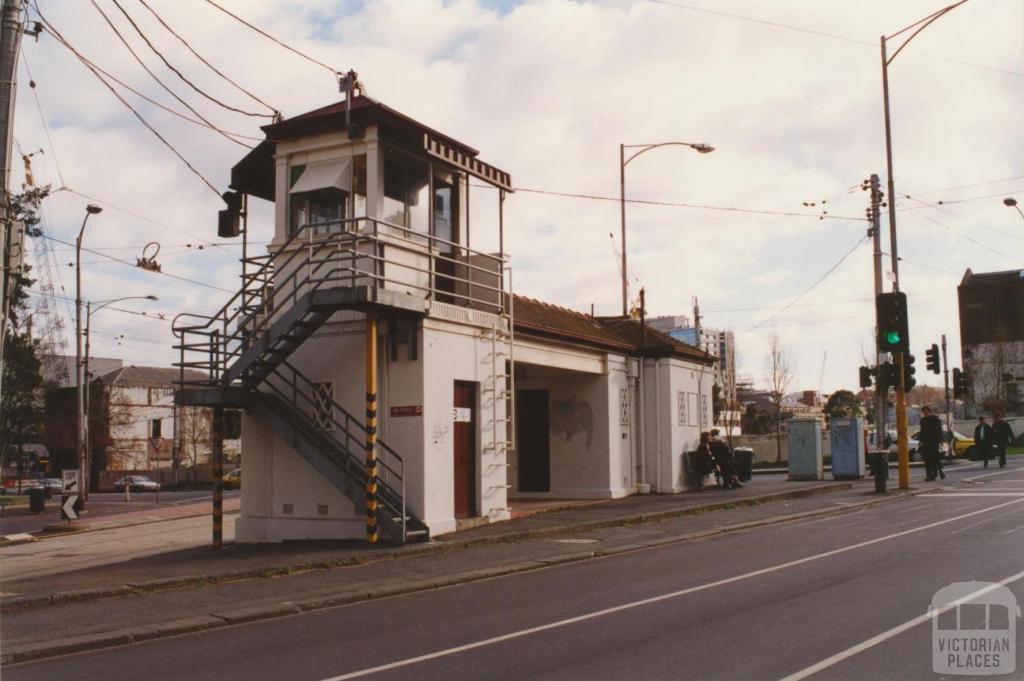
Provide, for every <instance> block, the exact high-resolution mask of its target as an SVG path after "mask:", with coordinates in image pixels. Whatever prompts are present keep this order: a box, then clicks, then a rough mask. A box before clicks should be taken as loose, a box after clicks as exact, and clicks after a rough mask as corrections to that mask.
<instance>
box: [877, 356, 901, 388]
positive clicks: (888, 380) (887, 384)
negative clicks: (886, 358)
mask: <svg viewBox="0 0 1024 681" xmlns="http://www.w3.org/2000/svg"><path fill="white" fill-rule="evenodd" d="M899 382H900V374H899V370H898V369H897V367H896V365H895V364H893V363H892V362H885V363H884V364H882V365H880V366H879V367H878V389H879V390H882V391H886V390H888V389H889V388H895V387H896V386H897V385H899Z"/></svg>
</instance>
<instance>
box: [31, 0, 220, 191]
mask: <svg viewBox="0 0 1024 681" xmlns="http://www.w3.org/2000/svg"><path fill="white" fill-rule="evenodd" d="M34 5H35V11H36V14H37V15H39V19H40V20H41V21H42V23H43V25H44V26H45V27H46V30H48V31H49V32H50V33H52V34H53V35H54V37H56V38H57V39H58V40H60V41H61V42H63V43H67V41H66V40H65V39H64V36H62V35H61V33H60V31H58V30H57V29H56V28H54V26H53V24H51V23H50V22H49V21H47V20H46V18H45V17H44V16H43V14H42V12H40V11H39V3H38V2H36V3H34ZM87 68H89V70H91V71H93V73H94V74H95V75H96V77H97V78H99V79H100V81H101V82H102V83H103V84H104V85H105V86H106V87H107V89H108V90H110V92H111V93H112V94H113V95H114V96H115V97H117V100H118V101H119V102H121V103H122V104H123V105H124V106H125V107H127V108H128V110H129V111H131V112H132V113H133V114H135V117H136V118H138V119H139V122H140V123H142V124H143V125H144V126H146V128H147V129H148V130H149V131H150V132H151V133H153V135H155V136H156V138H157V139H159V140H160V141H161V142H162V143H163V144H164V146H166V147H167V148H168V149H170V150H171V151H172V152H173V153H174V155H175V156H177V157H178V159H179V160H180V161H181V162H182V163H184V164H185V165H186V166H187V167H188V169H189V170H191V171H192V173H193V174H195V176H196V177H198V178H199V179H200V180H202V181H203V183H204V184H205V185H206V186H207V187H209V188H210V191H212V192H213V193H214V194H216V195H217V198H218V199H219V198H221V193H220V191H218V190H217V188H216V187H214V186H213V183H211V182H210V181H209V180H208V179H206V176H205V175H203V174H202V173H201V172H199V171H198V170H197V169H196V167H195V166H193V165H192V164H191V163H190V162H189V161H188V159H186V158H185V157H184V156H182V155H181V152H179V151H178V150H177V149H176V148H175V147H174V145H172V144H171V143H170V142H168V141H167V139H166V138H164V136H163V135H161V134H160V133H159V132H157V130H156V128H154V127H153V126H152V125H150V124H149V121H147V120H146V119H145V118H143V117H142V114H140V113H139V112H138V111H137V110H136V109H135V107H133V106H132V105H131V104H129V103H128V102H127V101H126V100H125V98H124V97H122V96H121V95H120V94H119V93H118V91H117V90H115V89H114V87H113V86H112V85H111V84H110V83H108V82H107V81H106V80H104V79H103V78H102V77H101V76H100V75H99V74H98V73H96V71H95V70H93V69H92V67H90V66H88V65H87Z"/></svg>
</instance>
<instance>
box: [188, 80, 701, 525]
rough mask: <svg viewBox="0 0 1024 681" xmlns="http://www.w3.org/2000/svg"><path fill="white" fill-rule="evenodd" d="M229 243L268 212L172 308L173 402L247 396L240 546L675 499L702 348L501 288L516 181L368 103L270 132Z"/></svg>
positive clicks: (240, 200) (334, 108) (240, 183)
mask: <svg viewBox="0 0 1024 681" xmlns="http://www.w3.org/2000/svg"><path fill="white" fill-rule="evenodd" d="M264 131H265V132H266V140H265V141H264V142H262V143H261V144H260V145H259V146H258V147H256V149H254V150H253V151H252V152H251V153H250V154H249V155H247V156H246V157H245V158H244V159H242V161H241V162H240V163H239V164H237V165H236V166H235V168H234V169H233V170H232V182H231V188H232V189H233V190H234V191H236V192H238V195H237V196H236V195H229V196H228V199H229V209H228V211H226V213H225V215H224V216H223V218H222V225H223V226H225V229H224V231H223V233H225V234H233V226H234V225H235V224H236V222H235V214H236V212H237V215H239V216H240V221H239V223H237V224H239V225H240V226H239V228H240V229H241V230H242V234H243V236H244V233H245V231H244V230H245V227H246V225H245V222H246V220H247V218H246V213H247V212H248V211H247V206H248V202H249V201H250V200H253V199H255V198H258V199H261V200H265V201H270V202H273V203H274V207H275V211H274V215H275V229H274V238H273V240H272V241H271V243H270V244H269V246H268V248H267V252H266V253H264V254H260V255H256V256H246V257H245V258H243V273H242V282H243V283H242V286H241V288H240V290H239V291H238V292H237V293H236V294H235V295H234V296H233V297H232V298H231V299H230V300H228V301H227V302H226V304H225V305H224V306H223V307H222V308H221V309H220V311H218V312H216V313H215V314H213V315H210V316H201V315H182V316H181V317H179V318H178V319H177V320H176V321H175V325H174V327H175V332H176V334H177V335H178V337H179V338H180V339H181V343H180V346H179V347H180V350H181V365H182V367H183V369H184V368H186V367H187V368H199V369H201V370H202V371H204V372H205V373H206V378H205V379H203V380H198V381H197V380H184V381H183V382H182V385H181V389H180V390H179V391H178V393H177V397H176V399H177V401H178V403H179V404H183V405H204V406H213V407H215V408H217V409H222V408H224V407H238V408H242V409H244V410H245V411H244V415H243V418H242V441H243V443H244V447H245V453H244V467H245V487H244V489H243V493H242V503H241V515H240V517H239V519H238V521H237V523H236V538H237V540H238V541H242V542H266V541H281V540H285V539H307V538H351V537H362V536H364V534H371V535H372V534H375V533H376V532H377V530H376V528H377V527H379V528H380V531H382V532H383V533H384V534H386V535H388V536H390V537H392V538H394V539H396V540H399V541H406V540H411V539H417V538H419V539H422V538H425V537H426V536H427V535H428V534H438V533H445V532H451V531H453V530H456V529H458V528H460V527H463V526H465V525H467V524H475V523H479V522H485V521H488V520H501V519H506V518H509V517H510V504H511V503H513V501H514V499H516V498H522V497H553V498H567V497H569V498H572V497H576V498H612V497H619V496H624V495H627V494H632V493H634V492H635V491H636V490H637V489H638V487H639V488H640V489H646V488H647V485H650V486H651V487H654V488H656V489H659V490H663V491H679V490H681V489H683V486H684V484H685V476H684V471H683V468H682V466H683V464H682V461H683V457H682V454H683V452H685V451H687V450H688V449H692V448H693V447H695V446H696V443H697V438H698V436H699V432H700V428H701V426H702V425H706V424H708V423H709V411H710V409H709V404H710V400H709V397H710V387H709V384H710V382H709V381H704V382H703V385H704V386H705V387H704V388H703V389H702V388H701V387H700V386H701V385H702V383H701V375H702V374H704V373H705V370H707V369H708V367H709V366H710V365H711V363H712V360H711V358H710V357H709V356H708V355H707V354H705V353H703V352H700V351H697V350H695V349H693V348H690V347H687V346H685V345H683V344H681V343H678V342H676V341H674V340H673V339H671V338H668V337H666V336H664V335H663V334H660V333H658V332H656V331H652V330H647V332H646V333H641V330H640V325H639V323H637V322H635V321H633V320H624V319H618V320H601V319H594V318H593V317H591V316H588V315H584V314H580V313H576V312H572V311H570V310H566V309H564V308H560V307H556V306H553V305H548V304H545V303H541V302H538V301H535V300H531V299H528V298H522V297H519V296H514V295H512V293H511V267H510V260H509V256H508V254H507V252H506V250H505V229H506V226H505V222H504V217H503V215H504V212H503V207H504V203H505V200H506V198H507V197H508V195H509V194H510V193H511V192H512V191H513V187H512V182H511V178H510V176H509V175H508V173H505V172H503V171H501V170H499V169H498V168H495V167H494V166H492V165H489V164H487V163H484V162H483V161H481V160H480V158H479V154H478V152H477V151H476V150H475V149H473V148H471V147H469V146H468V145H466V144H464V143H462V142H460V141H458V140H456V139H454V138H452V137H449V136H447V135H444V134H442V133H440V132H438V131H436V130H433V129H431V128H429V127H427V126H425V125H423V124H421V123H419V122H417V121H415V120H413V119H411V118H409V117H408V116H405V115H404V114H401V113H399V112H397V111H395V110H394V109H391V108H390V107H388V106H386V105H384V104H382V103H380V102H377V101H374V100H372V99H370V98H368V97H365V96H362V95H358V96H353V97H351V98H350V99H348V100H346V101H343V102H341V103H339V104H335V105H331V106H328V107H324V108H322V109H318V110H316V111H312V112H309V113H307V114H303V115H300V116H296V117H294V118H290V119H286V120H282V121H279V122H276V123H274V124H272V125H269V126H266V127H265V128H264Z"/></svg>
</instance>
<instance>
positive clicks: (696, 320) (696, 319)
mask: <svg viewBox="0 0 1024 681" xmlns="http://www.w3.org/2000/svg"><path fill="white" fill-rule="evenodd" d="M693 331H694V339H693V342H694V344H695V345H696V346H697V349H698V350H700V345H701V338H700V303H698V302H697V296H694V297H693Z"/></svg>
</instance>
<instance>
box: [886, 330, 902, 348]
mask: <svg viewBox="0 0 1024 681" xmlns="http://www.w3.org/2000/svg"><path fill="white" fill-rule="evenodd" d="M885 340H886V342H888V343H889V345H899V344H900V332H899V331H889V332H888V333H886V334H885Z"/></svg>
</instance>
